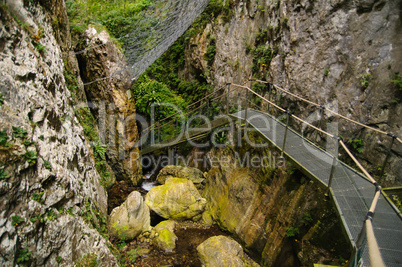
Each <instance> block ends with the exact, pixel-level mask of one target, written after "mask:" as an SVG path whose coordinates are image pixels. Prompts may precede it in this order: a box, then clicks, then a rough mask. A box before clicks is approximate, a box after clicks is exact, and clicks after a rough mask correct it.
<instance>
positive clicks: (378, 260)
mask: <svg viewBox="0 0 402 267" xmlns="http://www.w3.org/2000/svg"><path fill="white" fill-rule="evenodd" d="M256 81H259V80H256ZM260 82H263V83H269V82H264V81H260ZM232 85H233V86H236V87H240V88H244V89H246V90H247V91H250V92H252V93H253V94H255V95H256V96H258V97H259V98H260V99H262V100H264V101H266V102H267V103H269V104H271V105H272V106H274V107H276V108H277V109H279V110H280V111H282V112H287V110H285V109H283V108H281V107H280V106H278V105H276V104H275V103H273V102H271V101H269V100H268V99H266V98H265V97H263V96H261V95H260V94H258V93H256V92H255V91H253V90H252V89H250V88H249V87H248V86H243V85H237V84H232ZM274 86H275V85H274ZM275 87H276V88H278V89H279V90H282V91H285V93H289V94H290V95H293V96H295V97H297V98H298V99H301V100H303V101H304V99H303V98H301V97H299V96H297V95H295V94H293V93H290V92H288V91H286V90H284V89H282V88H280V87H277V86H275ZM247 102H248V101H247V100H246V103H247ZM306 102H308V103H310V104H312V105H315V106H318V107H321V106H320V105H318V104H316V103H314V102H311V101H309V100H306ZM246 110H247V107H246ZM287 113H288V112H287ZM333 113H336V112H333ZM288 114H289V113H288ZM336 114H337V113H336ZM340 116H341V117H344V116H342V115H340ZM292 117H294V118H295V119H297V120H299V121H300V122H302V123H305V124H307V125H308V126H310V127H312V128H314V129H316V130H317V131H320V132H321V133H324V134H326V135H328V136H330V137H332V138H335V137H336V136H334V135H332V134H330V133H328V132H326V131H324V130H322V129H320V128H318V127H316V126H314V125H312V124H310V123H308V122H306V121H305V120H303V119H301V118H299V117H297V116H295V115H292ZM245 120H246V121H247V117H245ZM348 120H349V121H352V122H355V121H353V120H351V119H348ZM355 123H357V124H361V123H358V122H355ZM362 125H363V126H365V125H364V124H362ZM286 127H287V125H286ZM368 128H372V127H369V126H368ZM373 130H377V129H375V128H373ZM377 131H379V132H381V133H385V132H383V131H380V130H377ZM385 134H387V135H389V134H388V133H385ZM285 142H286V132H285V140H284V143H285ZM338 142H339V144H340V145H341V146H342V147H343V149H344V150H345V151H346V152H347V154H348V155H349V156H350V158H351V159H352V160H353V161H354V163H355V164H356V165H357V166H358V167H359V169H360V170H361V171H362V172H363V174H364V175H365V176H366V178H367V179H368V180H369V181H370V182H371V183H372V184H373V185H374V186H375V189H376V193H375V195H374V198H373V200H372V202H371V206H370V209H369V210H368V212H367V215H366V218H365V220H364V225H363V228H362V231H361V234H362V233H363V230H365V232H366V237H367V243H368V247H369V258H370V264H371V266H376V267H377V266H379V267H382V266H385V264H384V261H383V258H382V255H381V252H380V249H379V246H378V242H377V239H376V237H375V234H374V228H373V225H372V220H373V215H374V212H375V209H376V206H377V203H378V200H379V198H380V195H381V186H379V184H378V183H377V181H376V180H375V179H374V178H373V177H372V176H371V175H370V174H369V173H368V171H367V170H366V169H365V168H364V167H363V166H362V165H361V164H360V162H359V161H358V160H357V159H356V157H355V156H354V155H353V153H352V152H351V151H350V150H349V149H348V147H347V146H346V145H345V143H344V142H343V141H342V139H341V138H338ZM336 157H337V155H334V159H336ZM334 162H336V161H335V160H334ZM331 172H332V170H331ZM331 176H332V174H331ZM330 179H331V178H330ZM330 182H331V181H329V183H328V188H329V187H330Z"/></svg>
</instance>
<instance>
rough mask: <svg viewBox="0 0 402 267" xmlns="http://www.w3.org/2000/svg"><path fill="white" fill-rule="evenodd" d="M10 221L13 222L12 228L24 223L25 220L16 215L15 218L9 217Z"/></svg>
mask: <svg viewBox="0 0 402 267" xmlns="http://www.w3.org/2000/svg"><path fill="white" fill-rule="evenodd" d="M11 220H12V221H13V225H14V226H18V225H19V224H21V223H23V222H25V219H24V218H21V217H20V216H18V215H15V216H13V217H11Z"/></svg>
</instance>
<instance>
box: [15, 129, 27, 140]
mask: <svg viewBox="0 0 402 267" xmlns="http://www.w3.org/2000/svg"><path fill="white" fill-rule="evenodd" d="M12 128H13V133H14V137H15V138H21V139H25V138H26V136H27V134H28V132H27V131H26V130H25V129H24V128H21V127H14V126H13V127H12Z"/></svg>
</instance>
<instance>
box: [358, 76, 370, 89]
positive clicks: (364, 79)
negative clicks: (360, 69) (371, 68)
mask: <svg viewBox="0 0 402 267" xmlns="http://www.w3.org/2000/svg"><path fill="white" fill-rule="evenodd" d="M359 76H360V83H361V86H362V88H363V89H366V88H367V87H368V86H369V80H370V77H371V74H370V73H362V74H359Z"/></svg>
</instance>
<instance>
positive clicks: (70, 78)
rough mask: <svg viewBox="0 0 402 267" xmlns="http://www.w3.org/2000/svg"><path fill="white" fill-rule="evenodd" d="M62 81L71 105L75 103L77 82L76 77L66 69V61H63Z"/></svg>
mask: <svg viewBox="0 0 402 267" xmlns="http://www.w3.org/2000/svg"><path fill="white" fill-rule="evenodd" d="M64 80H65V81H66V86H67V89H68V90H69V91H70V93H71V98H72V100H73V103H74V104H76V103H77V94H78V81H77V77H76V76H75V75H74V73H73V72H72V71H71V70H70V68H69V67H68V63H67V61H64Z"/></svg>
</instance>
